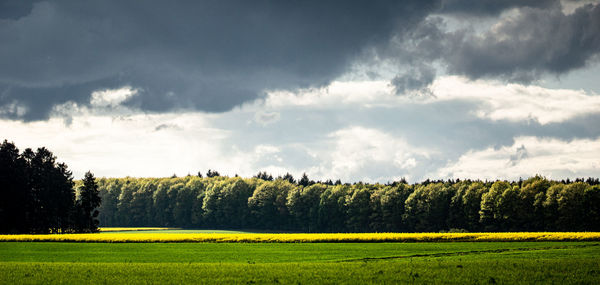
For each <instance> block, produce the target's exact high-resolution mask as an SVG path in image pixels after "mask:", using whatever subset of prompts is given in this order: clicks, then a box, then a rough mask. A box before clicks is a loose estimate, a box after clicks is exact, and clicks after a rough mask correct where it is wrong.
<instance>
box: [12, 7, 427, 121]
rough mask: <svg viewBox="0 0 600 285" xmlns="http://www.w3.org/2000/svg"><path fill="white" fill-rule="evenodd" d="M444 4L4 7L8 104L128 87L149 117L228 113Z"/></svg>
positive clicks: (37, 109)
mask: <svg viewBox="0 0 600 285" xmlns="http://www.w3.org/2000/svg"><path fill="white" fill-rule="evenodd" d="M436 2H437V1H310V2H309V1H184V2H168V1H144V2H137V1H53V2H38V3H34V4H33V5H29V4H28V3H25V2H23V4H14V5H13V4H10V3H13V2H12V1H11V2H3V3H9V4H3V5H5V6H6V5H8V6H10V7H12V8H11V9H10V11H9V12H3V14H0V15H2V16H1V17H2V18H3V20H1V21H0V41H1V42H2V45H0V89H1V90H2V92H1V93H0V94H2V95H1V97H0V107H2V106H6V105H8V104H13V103H14V102H17V103H18V104H20V105H23V106H25V107H27V109H28V110H29V111H28V112H27V113H26V114H25V115H24V116H23V117H22V118H21V119H25V120H39V119H44V118H47V116H48V111H49V110H51V108H52V106H54V105H56V104H61V103H64V102H67V101H73V102H77V103H80V104H85V103H87V102H88V101H89V97H90V93H91V92H92V91H94V90H99V89H107V88H118V87H120V86H123V85H130V86H132V88H136V89H138V90H139V91H138V95H137V96H134V97H132V98H131V99H129V101H127V102H126V104H129V105H133V106H136V107H139V108H141V109H142V110H148V111H158V112H160V111H166V110H172V109H176V108H189V109H196V110H203V111H211V112H218V111H225V110H229V109H231V108H232V107H234V106H236V105H239V104H241V103H243V102H245V101H248V100H252V99H254V98H256V97H257V96H258V95H259V94H260V92H262V91H263V90H265V89H279V88H282V89H293V88H299V87H308V86H318V85H323V84H326V83H327V82H329V81H330V80H332V79H334V78H336V77H337V76H339V75H340V74H342V73H343V72H344V71H345V70H346V68H347V67H348V65H349V64H350V63H351V62H352V60H353V59H354V58H355V57H357V56H358V55H359V54H360V53H361V52H363V51H364V50H365V49H366V48H368V47H369V46H375V45H378V44H380V43H382V42H387V41H388V40H389V38H390V36H391V34H392V33H393V34H398V33H402V32H401V30H405V31H406V30H410V29H411V27H413V26H414V25H416V24H417V23H419V22H420V21H421V20H422V19H423V18H424V17H426V16H427V15H428V14H429V13H430V12H431V11H433V10H435V9H437V8H439V4H438V3H436ZM14 3H17V2H14ZM18 3H21V2H18ZM8 6H7V7H8ZM5 11H8V9H7V10H5ZM6 114H9V113H5V116H6ZM13 118H15V117H13Z"/></svg>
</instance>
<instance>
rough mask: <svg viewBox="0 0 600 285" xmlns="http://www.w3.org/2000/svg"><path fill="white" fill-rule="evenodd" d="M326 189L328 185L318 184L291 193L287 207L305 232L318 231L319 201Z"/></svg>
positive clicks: (299, 188)
mask: <svg viewBox="0 0 600 285" xmlns="http://www.w3.org/2000/svg"><path fill="white" fill-rule="evenodd" d="M326 189H327V186H326V185H323V184H318V183H317V184H314V185H311V186H308V187H295V188H294V189H292V190H291V191H290V192H289V194H288V196H287V202H286V206H287V208H288V209H289V211H290V214H292V216H294V218H295V222H296V225H298V226H299V227H300V228H301V229H302V230H303V231H307V232H314V231H316V227H317V224H318V221H319V201H320V200H321V194H323V192H325V190H326Z"/></svg>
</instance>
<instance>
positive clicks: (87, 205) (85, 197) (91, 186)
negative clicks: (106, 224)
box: [78, 171, 102, 232]
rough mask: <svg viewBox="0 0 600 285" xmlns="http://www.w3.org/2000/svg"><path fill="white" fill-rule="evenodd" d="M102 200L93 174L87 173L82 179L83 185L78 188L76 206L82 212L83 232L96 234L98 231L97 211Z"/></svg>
mask: <svg viewBox="0 0 600 285" xmlns="http://www.w3.org/2000/svg"><path fill="white" fill-rule="evenodd" d="M101 202H102V199H101V198H100V195H99V191H98V184H96V178H94V174H92V172H90V171H88V172H86V173H85V176H84V178H83V185H82V186H81V187H80V188H79V201H78V206H79V207H81V210H82V214H83V217H82V220H83V231H84V232H97V231H98V223H99V221H98V219H97V218H98V214H99V212H98V210H97V208H98V207H100V203H101Z"/></svg>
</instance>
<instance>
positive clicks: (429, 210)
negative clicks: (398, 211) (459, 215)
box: [404, 183, 454, 232]
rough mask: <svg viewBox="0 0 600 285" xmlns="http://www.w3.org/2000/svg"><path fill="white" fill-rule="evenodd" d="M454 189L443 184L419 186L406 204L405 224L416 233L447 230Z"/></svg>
mask: <svg viewBox="0 0 600 285" xmlns="http://www.w3.org/2000/svg"><path fill="white" fill-rule="evenodd" d="M453 191H454V189H453V188H452V186H450V185H444V184H442V183H428V184H427V185H425V186H424V185H420V186H417V187H416V189H415V191H414V192H413V193H411V194H410V196H408V198H407V199H406V202H405V207H406V212H405V214H404V217H405V222H406V223H407V224H408V226H409V227H410V228H411V229H412V230H414V231H419V232H422V231H440V230H447V229H448V226H447V223H446V220H447V217H448V213H449V207H450V200H451V199H452V196H454V193H453Z"/></svg>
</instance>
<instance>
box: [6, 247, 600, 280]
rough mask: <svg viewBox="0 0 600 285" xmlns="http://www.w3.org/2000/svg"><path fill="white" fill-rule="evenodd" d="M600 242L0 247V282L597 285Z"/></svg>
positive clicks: (599, 272)
mask: <svg viewBox="0 0 600 285" xmlns="http://www.w3.org/2000/svg"><path fill="white" fill-rule="evenodd" d="M598 256H600V243H598V242H478V243H471V242H449V243H316V244H315V243H120V244H111V243H54V242H47V243H37V242H21V243H19V242H2V243H0V283H1V284H14V283H17V284H21V283H68V284H81V283H84V284H98V283H127V284H136V283H156V284H159V283H160V284H164V283H177V284H179V283H221V284H223V283H244V284H246V283H294V284H298V283H299V284H314V283H398V282H401V283H432V282H435V283H460V284H496V283H497V284H505V283H560V284H570V283H571V284H599V283H600V258H598Z"/></svg>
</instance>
